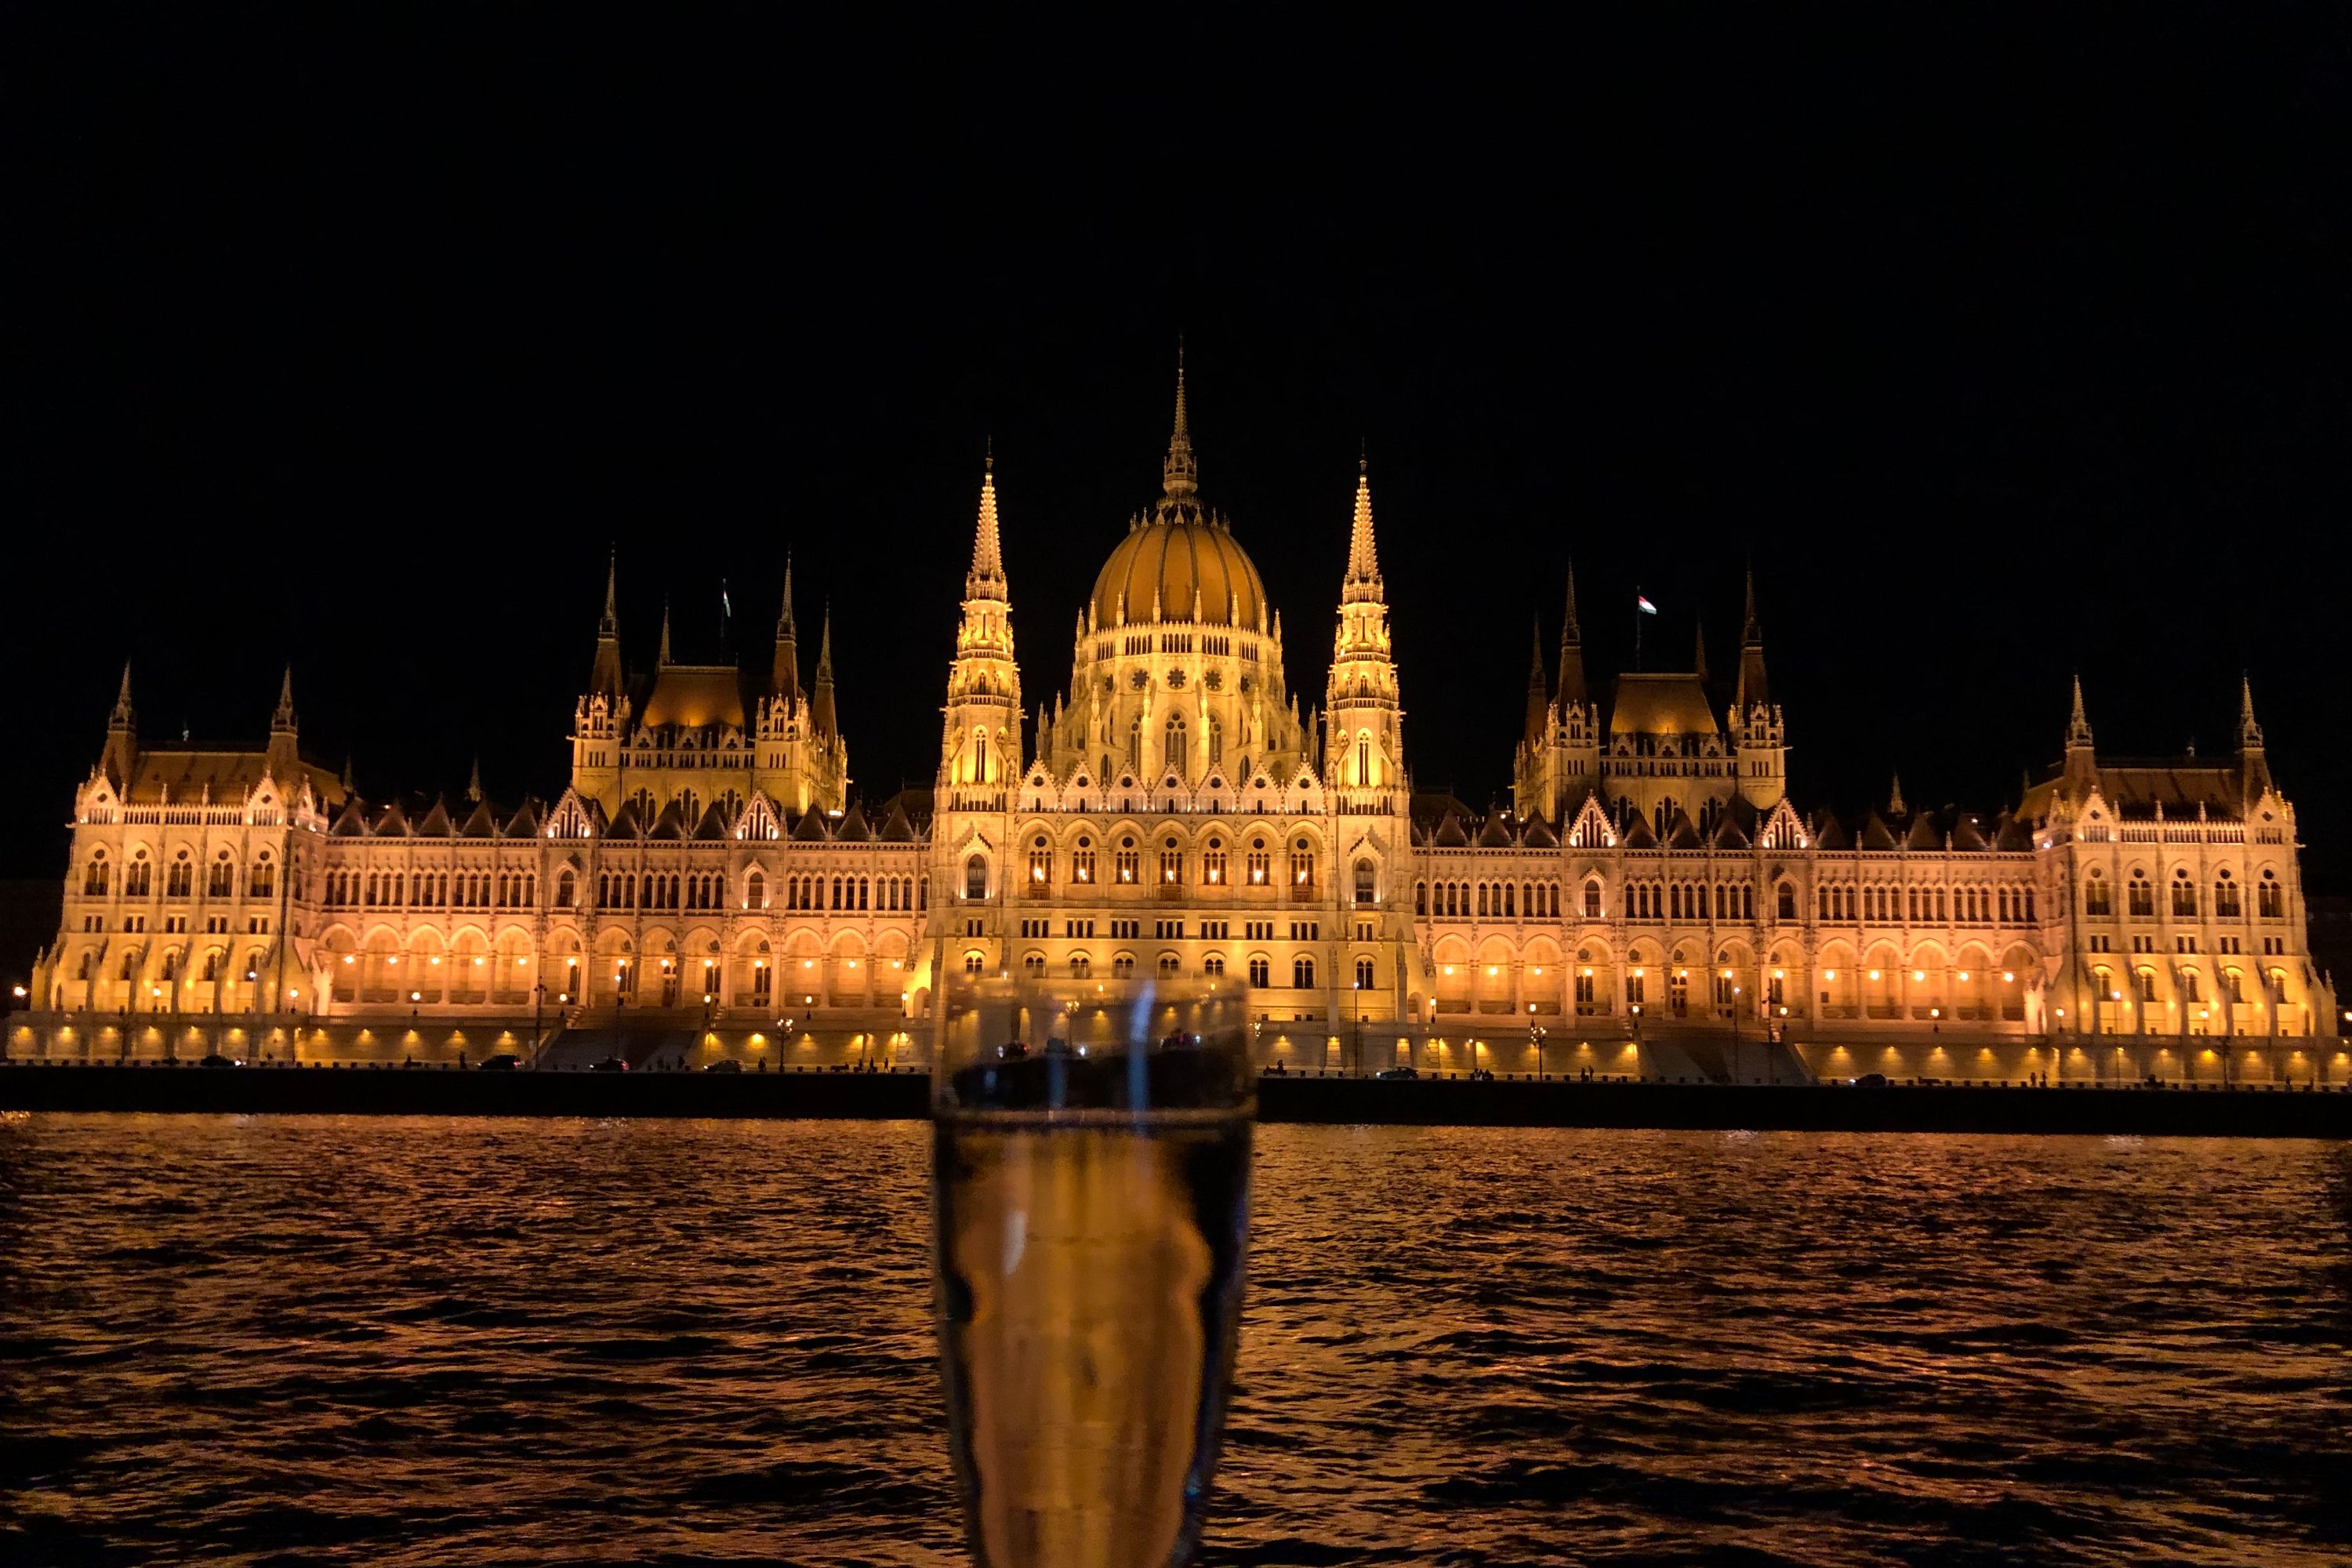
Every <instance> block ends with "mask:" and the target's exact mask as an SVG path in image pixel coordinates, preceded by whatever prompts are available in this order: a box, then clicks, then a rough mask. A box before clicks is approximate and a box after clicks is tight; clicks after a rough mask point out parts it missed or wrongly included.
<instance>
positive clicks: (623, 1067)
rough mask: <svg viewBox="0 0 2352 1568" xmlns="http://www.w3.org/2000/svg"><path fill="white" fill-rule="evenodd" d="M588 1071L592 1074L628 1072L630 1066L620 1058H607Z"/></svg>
mask: <svg viewBox="0 0 2352 1568" xmlns="http://www.w3.org/2000/svg"><path fill="white" fill-rule="evenodd" d="M588 1070H589V1071H590V1072H626V1071H628V1070H629V1064H628V1063H626V1062H625V1061H623V1060H622V1059H621V1058H618V1057H606V1058H604V1060H603V1061H601V1062H598V1063H596V1064H595V1065H594V1066H593V1067H591V1068H589V1069H588Z"/></svg>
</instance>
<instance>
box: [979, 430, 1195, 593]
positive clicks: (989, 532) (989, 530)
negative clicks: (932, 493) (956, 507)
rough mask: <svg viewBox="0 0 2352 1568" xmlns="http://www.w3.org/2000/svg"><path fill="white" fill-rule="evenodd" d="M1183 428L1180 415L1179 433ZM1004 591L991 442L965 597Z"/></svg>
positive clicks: (982, 472)
mask: <svg viewBox="0 0 2352 1568" xmlns="http://www.w3.org/2000/svg"><path fill="white" fill-rule="evenodd" d="M1178 426H1179V428H1180V429H1181V426H1182V415H1181V411H1180V413H1179V415H1178ZM1004 589H1005V582H1004V544H1003V539H1002V538H1001V537H1000V536H999V535H998V532H997V526H996V443H995V442H994V441H991V442H990V443H989V444H988V450H987V455H986V456H984V457H983V458H982V459H981V470H980V521H979V522H978V524H977V525H976V526H975V527H974V528H973V530H972V538H971V571H970V572H969V573H967V574H965V575H964V580H963V596H964V597H965V598H967V599H982V598H989V599H1002V598H1003V597H1004V596H1005V595H1004Z"/></svg>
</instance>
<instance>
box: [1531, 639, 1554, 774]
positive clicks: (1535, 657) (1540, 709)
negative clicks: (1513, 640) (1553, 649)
mask: <svg viewBox="0 0 2352 1568" xmlns="http://www.w3.org/2000/svg"><path fill="white" fill-rule="evenodd" d="M1549 706H1550V704H1549V700H1548V698H1547V694H1546V693H1545V691H1544V668H1543V617H1542V616H1537V617H1536V623H1535V637H1534V642H1533V644H1532V646H1531V647H1529V648H1528V721H1527V742H1528V744H1529V745H1531V746H1533V745H1540V744H1541V743H1542V742H1543V737H1544V731H1545V730H1546V728H1547V727H1548V726H1547V723H1546V712H1547V710H1548V709H1549Z"/></svg>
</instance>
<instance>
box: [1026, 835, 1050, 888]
mask: <svg viewBox="0 0 2352 1568" xmlns="http://www.w3.org/2000/svg"><path fill="white" fill-rule="evenodd" d="M1053 879H1054V851H1053V848H1052V847H1051V846H1050V845H1048V844H1047V843H1046V842H1045V835H1044V834H1042V833H1041V834H1039V835H1038V836H1037V837H1034V838H1033V839H1031V840H1030V841H1029V880H1030V883H1031V884H1032V885H1033V886H1035V887H1040V888H1042V887H1044V886H1045V884H1046V883H1047V882H1050V881H1052V880H1053Z"/></svg>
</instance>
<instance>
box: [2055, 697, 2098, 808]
mask: <svg viewBox="0 0 2352 1568" xmlns="http://www.w3.org/2000/svg"><path fill="white" fill-rule="evenodd" d="M2063 777H2064V781H2065V787H2066V792H2067V793H2068V794H2069V795H2074V796H2076V797H2078V798H2079V797H2080V796H2082V795H2088V794H2089V793H2090V792H2091V791H2092V790H2093V789H2095V788H2096V787H2097V786H2098V783H2099V753H2098V750H2097V748H2096V747H2095V746H2094V745H2093V744H2092V743H2091V720H2090V716H2089V715H2088V714H2087V713H2085V712H2084V710H2083V678H2082V676H2081V675H2080V674H2077V675H2076V676H2075V677H2074V712H2073V713H2072V714H2071V715H2069V716H2068V718H2067V720H2066V769H2065V773H2064V774H2063Z"/></svg>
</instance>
